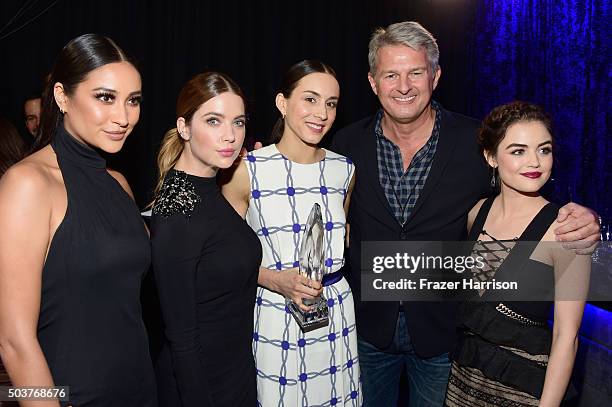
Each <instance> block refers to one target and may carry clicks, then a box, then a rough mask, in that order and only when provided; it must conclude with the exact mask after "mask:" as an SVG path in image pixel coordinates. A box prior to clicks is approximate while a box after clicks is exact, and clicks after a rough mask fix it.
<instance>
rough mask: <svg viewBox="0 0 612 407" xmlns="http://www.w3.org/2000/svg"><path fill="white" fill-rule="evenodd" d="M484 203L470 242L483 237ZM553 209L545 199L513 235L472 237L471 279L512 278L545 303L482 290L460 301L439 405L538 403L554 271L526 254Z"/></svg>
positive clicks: (513, 406) (512, 406)
mask: <svg viewBox="0 0 612 407" xmlns="http://www.w3.org/2000/svg"><path fill="white" fill-rule="evenodd" d="M492 203H493V198H490V199H488V200H486V201H485V202H484V203H483V205H482V207H481V209H480V211H479V213H478V215H477V217H476V219H475V221H474V225H473V227H472V229H471V231H470V237H469V238H470V240H472V241H476V240H477V239H478V237H479V236H480V235H481V234H484V235H488V233H487V232H486V231H484V230H483V226H484V224H485V221H486V218H487V215H488V213H489V210H490V209H491V205H492ZM557 213H558V207H556V206H555V205H554V204H548V205H546V206H545V207H544V208H542V210H541V211H540V212H539V213H538V214H537V215H536V216H535V217H534V219H533V220H532V221H531V223H530V224H529V225H528V226H527V228H526V229H525V230H524V232H523V233H522V235H521V236H520V237H519V238H517V239H513V240H497V239H495V238H493V240H492V241H477V242H476V244H475V246H474V249H473V254H474V255H480V256H483V257H484V258H485V259H486V267H485V268H484V269H483V270H482V272H481V273H480V274H477V275H475V276H474V278H475V279H477V280H478V281H486V280H490V279H492V278H493V277H494V278H495V280H497V281H500V282H501V281H507V282H509V281H516V282H518V284H519V286H529V287H530V289H532V295H533V293H534V292H535V293H536V296H537V293H538V292H540V293H541V295H542V297H541V298H543V299H546V300H545V301H533V302H527V301H520V302H519V301H512V302H509V301H502V300H498V299H495V294H494V293H493V292H488V291H484V292H480V294H482V297H480V298H479V300H475V301H469V302H465V303H464V304H463V305H462V306H461V308H460V312H459V317H458V318H459V319H458V320H459V337H458V342H457V346H456V349H455V351H454V352H453V356H452V360H453V362H452V368H451V375H450V379H449V384H448V390H447V394H446V401H445V406H449V407H474V406H507V407H519V406H521V407H522V406H537V405H538V402H539V398H540V396H541V394H542V388H543V385H544V377H545V374H546V366H547V363H548V356H549V354H550V348H551V342H552V334H551V330H550V328H549V327H548V324H547V319H548V316H549V313H550V310H551V307H552V304H553V303H552V301H551V299H552V298H551V296H550V294H551V293H552V292H553V291H552V290H551V287H554V273H553V268H552V267H551V266H549V265H547V264H544V263H541V262H538V261H535V260H532V259H530V258H529V257H530V255H531V254H532V252H533V249H535V247H536V246H537V244H538V242H539V241H540V240H541V239H542V237H543V236H544V234H545V233H546V231H547V230H548V228H549V227H550V225H551V223H552V222H553V221H554V220H555V218H556V217H557ZM546 297H548V298H546Z"/></svg>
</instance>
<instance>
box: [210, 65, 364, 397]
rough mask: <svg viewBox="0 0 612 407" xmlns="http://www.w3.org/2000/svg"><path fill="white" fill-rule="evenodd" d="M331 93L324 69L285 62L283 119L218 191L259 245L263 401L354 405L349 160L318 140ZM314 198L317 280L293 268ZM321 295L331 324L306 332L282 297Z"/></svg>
mask: <svg viewBox="0 0 612 407" xmlns="http://www.w3.org/2000/svg"><path fill="white" fill-rule="evenodd" d="M339 93H340V89H339V85H338V81H337V80H336V76H335V73H334V71H333V70H332V69H331V68H330V67H329V66H327V65H325V64H324V63H322V62H319V61H314V60H305V61H302V62H299V63H297V64H295V65H293V66H292V67H291V68H290V69H289V70H288V71H287V73H286V74H285V77H284V80H283V83H282V86H281V90H280V92H279V93H278V95H277V96H276V107H277V108H278V110H279V111H280V113H281V115H282V118H281V119H279V121H278V122H277V125H276V126H275V128H274V130H273V136H272V139H273V144H271V145H269V146H267V147H264V148H261V149H259V150H256V151H253V152H250V153H249V154H248V155H247V156H246V157H245V159H244V160H243V162H242V163H240V165H238V167H237V168H236V170H235V171H234V172H233V174H231V176H230V177H229V178H230V179H228V180H225V181H224V182H225V184H224V185H223V188H222V190H223V194H224V195H225V196H226V198H227V199H228V201H229V202H230V203H232V205H233V206H234V208H235V209H236V210H237V211H238V213H240V214H241V215H242V216H243V217H245V219H246V220H247V222H248V223H249V225H250V226H251V227H252V228H253V230H254V231H255V232H257V235H258V236H259V238H260V240H261V243H262V247H263V260H262V264H261V268H260V271H259V279H258V282H259V286H260V287H259V288H258V292H257V298H256V299H255V301H256V306H255V315H254V317H255V324H254V332H253V353H254V356H255V361H256V365H257V393H258V403H259V405H261V406H264V407H268V406H285V407H296V406H361V404H362V401H361V400H362V397H361V383H360V373H359V363H358V356H357V335H356V332H355V314H354V310H353V296H352V293H351V289H350V288H349V285H348V283H347V281H346V280H345V279H344V278H343V277H342V274H341V272H340V271H339V270H340V268H341V267H342V266H343V264H344V256H343V255H344V241H345V236H346V230H345V226H346V217H345V213H346V208H348V200H349V198H350V191H351V189H352V185H353V183H354V179H353V178H354V177H353V176H354V167H353V164H352V163H351V161H350V160H348V159H347V158H346V157H344V156H341V155H339V154H336V153H334V152H332V151H329V150H326V149H324V148H321V147H319V146H318V144H319V142H320V141H321V139H322V138H323V136H324V135H325V134H326V133H327V131H328V130H329V129H330V127H331V126H332V124H333V122H334V120H335V118H336V105H337V103H338V97H339ZM315 203H318V204H319V205H320V206H321V213H322V216H323V223H324V226H325V237H324V245H325V266H326V269H327V270H326V271H327V272H328V273H329V274H328V275H327V276H326V277H325V278H324V280H323V284H322V286H321V284H319V283H317V282H315V281H312V280H309V279H307V278H305V277H302V276H300V275H299V274H298V265H299V251H300V245H301V240H302V238H303V234H304V233H303V232H304V224H305V223H306V220H307V218H308V215H309V213H310V210H311V208H312V207H313V204H315ZM320 293H323V295H324V297H325V298H326V299H327V304H328V308H329V325H328V326H326V327H322V328H318V329H315V330H313V331H310V332H306V333H304V332H303V331H302V330H301V329H300V327H299V325H298V324H297V323H296V321H295V320H294V318H293V316H292V314H291V313H290V312H289V311H288V309H287V308H286V306H285V298H290V299H292V300H293V301H294V302H295V303H297V304H299V305H300V307H301V308H303V309H307V307H306V306H305V305H304V304H303V303H302V299H313V298H315V297H316V296H318V295H319V294H320Z"/></svg>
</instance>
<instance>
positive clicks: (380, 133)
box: [374, 99, 442, 138]
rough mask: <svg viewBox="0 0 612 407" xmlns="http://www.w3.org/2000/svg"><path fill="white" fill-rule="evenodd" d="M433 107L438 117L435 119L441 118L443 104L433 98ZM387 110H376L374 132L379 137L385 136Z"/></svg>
mask: <svg viewBox="0 0 612 407" xmlns="http://www.w3.org/2000/svg"><path fill="white" fill-rule="evenodd" d="M430 104H431V108H432V109H433V110H435V112H436V118H435V120H436V121H437V120H440V116H441V113H442V105H441V104H440V103H438V102H436V101H435V100H433V99H432V100H431V103H430ZM384 114H385V112H384V110H383V108H382V107H381V108H379V109H378V111H377V112H376V116H375V119H374V133H375V134H376V137H379V138H385V136H384V134H383V131H382V119H383V116H384ZM434 127H435V123H434Z"/></svg>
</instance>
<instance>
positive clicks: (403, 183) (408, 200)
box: [375, 101, 440, 226]
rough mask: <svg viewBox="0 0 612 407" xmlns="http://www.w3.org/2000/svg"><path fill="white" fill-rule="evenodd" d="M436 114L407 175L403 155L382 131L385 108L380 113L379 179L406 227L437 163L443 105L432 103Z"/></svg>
mask: <svg viewBox="0 0 612 407" xmlns="http://www.w3.org/2000/svg"><path fill="white" fill-rule="evenodd" d="M431 106H432V108H433V109H434V110H435V111H436V119H435V122H434V127H433V130H432V132H431V137H429V140H427V143H425V145H424V146H423V147H421V149H420V150H419V151H417V153H416V154H415V155H414V157H413V158H412V161H411V162H410V165H409V166H408V169H407V170H406V172H404V164H403V161H402V153H401V151H400V149H399V147H398V146H396V145H395V144H393V142H391V141H390V140H389V139H388V138H386V137H385V136H384V134H383V131H382V125H381V121H382V117H383V111H382V109H381V110H379V111H378V113H377V114H376V125H375V133H376V151H377V157H378V179H379V182H380V185H381V186H382V188H383V190H384V191H385V196H386V197H387V201H389V205H391V208H392V209H393V212H394V214H395V218H396V219H397V220H398V222H399V223H400V224H401V225H402V226H403V225H404V224H405V223H406V221H407V220H408V218H409V217H410V214H411V213H412V210H413V209H414V205H415V204H416V201H417V199H418V198H419V194H420V193H421V190H422V189H423V186H424V185H425V181H426V180H427V176H428V175H429V171H430V170H431V164H432V163H433V158H434V155H435V154H436V148H437V146H438V139H439V137H440V106H439V105H438V104H437V103H436V102H435V101H432V102H431Z"/></svg>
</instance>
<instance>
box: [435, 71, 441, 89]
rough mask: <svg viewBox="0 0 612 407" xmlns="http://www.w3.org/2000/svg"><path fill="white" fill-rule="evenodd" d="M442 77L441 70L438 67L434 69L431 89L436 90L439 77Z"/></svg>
mask: <svg viewBox="0 0 612 407" xmlns="http://www.w3.org/2000/svg"><path fill="white" fill-rule="evenodd" d="M441 75H442V69H441V68H440V67H438V68H437V69H436V73H434V79H433V89H435V88H436V86H438V81H439V80H440V76H441Z"/></svg>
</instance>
